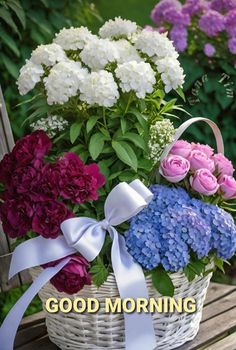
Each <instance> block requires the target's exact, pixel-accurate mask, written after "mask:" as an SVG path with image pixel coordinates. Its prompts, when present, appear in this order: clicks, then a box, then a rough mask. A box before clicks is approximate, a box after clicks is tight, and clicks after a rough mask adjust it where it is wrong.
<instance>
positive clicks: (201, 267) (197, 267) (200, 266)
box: [187, 260, 205, 276]
mask: <svg viewBox="0 0 236 350" xmlns="http://www.w3.org/2000/svg"><path fill="white" fill-rule="evenodd" d="M187 266H188V267H189V268H190V269H191V270H192V271H194V272H195V274H196V275H198V276H200V275H201V274H203V273H204V271H205V264H204V263H203V262H202V261H200V260H196V261H191V262H190V263H189V264H188V265H187Z"/></svg>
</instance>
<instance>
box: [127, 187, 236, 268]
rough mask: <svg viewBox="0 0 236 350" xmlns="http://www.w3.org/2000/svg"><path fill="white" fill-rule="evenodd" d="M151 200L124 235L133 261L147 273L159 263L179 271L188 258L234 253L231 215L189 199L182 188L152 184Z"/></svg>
mask: <svg viewBox="0 0 236 350" xmlns="http://www.w3.org/2000/svg"><path fill="white" fill-rule="evenodd" d="M150 190H151V191H152V193H153V194H154V197H153V200H152V201H151V203H150V204H149V206H148V207H146V208H145V209H144V210H142V211H141V212H140V213H139V214H138V215H136V216H135V217H134V218H132V219H131V222H130V228H129V230H128V231H127V232H126V233H125V240H126V245H127V247H128V250H129V252H130V254H131V255H132V256H133V258H134V259H135V260H136V261H137V262H138V263H140V264H141V265H142V267H144V268H145V269H147V270H151V269H153V268H155V267H156V266H157V265H158V264H162V265H163V267H164V268H165V270H167V271H172V272H174V271H178V270H180V269H182V268H183V267H185V266H186V265H187V264H188V262H189V259H190V251H191V250H192V251H194V252H195V253H196V254H197V256H198V258H202V257H204V256H208V254H209V253H210V252H215V253H216V255H217V256H218V257H221V258H224V259H228V258H230V257H231V256H232V255H233V254H234V252H235V251H236V226H235V223H234V220H233V218H232V216H231V215H229V214H228V213H226V212H225V211H224V210H222V209H220V208H218V207H217V206H214V205H211V204H207V203H205V202H203V201H200V200H196V199H192V198H191V197H190V196H189V195H188V193H187V192H186V191H185V190H184V189H182V188H180V187H179V188H174V187H167V186H161V185H153V186H151V187H150Z"/></svg>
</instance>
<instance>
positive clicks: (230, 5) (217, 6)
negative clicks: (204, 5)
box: [210, 0, 236, 12]
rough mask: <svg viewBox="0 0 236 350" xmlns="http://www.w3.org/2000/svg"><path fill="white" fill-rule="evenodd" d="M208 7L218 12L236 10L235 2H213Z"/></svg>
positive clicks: (223, 0) (225, 0) (228, 0)
mask: <svg viewBox="0 0 236 350" xmlns="http://www.w3.org/2000/svg"><path fill="white" fill-rule="evenodd" d="M210 7H211V9H213V10H216V11H218V12H223V11H230V10H233V9H234V8H236V0H213V1H211V4H210Z"/></svg>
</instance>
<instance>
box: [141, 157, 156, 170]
mask: <svg viewBox="0 0 236 350" xmlns="http://www.w3.org/2000/svg"><path fill="white" fill-rule="evenodd" d="M138 167H139V168H140V169H145V170H147V171H151V170H152V168H153V162H152V161H151V160H150V159H145V158H143V159H139V160H138Z"/></svg>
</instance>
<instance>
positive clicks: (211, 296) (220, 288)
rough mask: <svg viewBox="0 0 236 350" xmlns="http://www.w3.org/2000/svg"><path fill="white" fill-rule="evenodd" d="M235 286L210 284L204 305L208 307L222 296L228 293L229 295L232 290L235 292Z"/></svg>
mask: <svg viewBox="0 0 236 350" xmlns="http://www.w3.org/2000/svg"><path fill="white" fill-rule="evenodd" d="M235 289H236V287H235V286H230V285H226V284H220V283H214V282H212V283H210V286H209V288H208V291H207V296H206V300H205V303H204V304H205V305H208V304H210V303H212V302H213V301H215V300H217V299H219V298H222V297H223V296H225V295H227V294H228V293H231V292H232V291H233V290H235Z"/></svg>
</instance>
